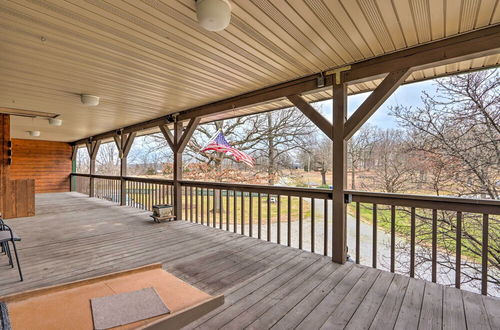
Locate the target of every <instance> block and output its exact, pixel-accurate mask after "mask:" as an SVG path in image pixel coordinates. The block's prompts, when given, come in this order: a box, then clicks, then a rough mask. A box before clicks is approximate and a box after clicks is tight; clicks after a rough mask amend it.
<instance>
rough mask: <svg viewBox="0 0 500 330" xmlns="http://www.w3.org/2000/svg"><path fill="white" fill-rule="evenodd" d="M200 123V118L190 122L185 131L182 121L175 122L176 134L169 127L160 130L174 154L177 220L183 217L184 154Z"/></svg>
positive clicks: (163, 126)
mask: <svg viewBox="0 0 500 330" xmlns="http://www.w3.org/2000/svg"><path fill="white" fill-rule="evenodd" d="M199 123H200V118H199V117H196V118H192V119H190V120H189V122H188V124H187V126H186V128H185V129H183V125H182V123H181V122H180V121H175V122H174V134H172V132H170V129H169V128H168V126H167V125H161V126H160V130H161V132H162V133H163V136H164V137H165V140H166V141H167V143H168V145H169V146H170V148H171V149H172V152H173V154H174V177H173V185H174V191H173V193H174V215H175V217H176V219H177V220H179V219H180V218H181V216H182V186H181V182H180V181H182V152H183V151H184V149H185V148H186V146H187V144H188V142H189V140H190V139H191V136H193V133H194V131H195V130H196V127H198V124H199Z"/></svg>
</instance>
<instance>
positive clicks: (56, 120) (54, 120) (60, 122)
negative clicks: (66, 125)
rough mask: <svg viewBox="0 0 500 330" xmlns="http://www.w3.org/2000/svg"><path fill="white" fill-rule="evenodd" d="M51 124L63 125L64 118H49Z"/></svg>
mask: <svg viewBox="0 0 500 330" xmlns="http://www.w3.org/2000/svg"><path fill="white" fill-rule="evenodd" d="M49 125H51V126H61V125H62V119H59V118H49Z"/></svg>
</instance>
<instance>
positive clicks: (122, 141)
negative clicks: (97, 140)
mask: <svg viewBox="0 0 500 330" xmlns="http://www.w3.org/2000/svg"><path fill="white" fill-rule="evenodd" d="M136 135H137V133H136V132H132V133H129V134H123V131H120V132H119V134H118V133H117V134H116V135H115V136H113V139H114V140H115V144H116V148H117V149H118V156H119V157H120V205H122V206H123V205H126V204H127V181H125V177H126V176H127V160H128V159H127V157H128V154H129V152H130V149H131V148H132V144H133V143H134V139H135V137H136Z"/></svg>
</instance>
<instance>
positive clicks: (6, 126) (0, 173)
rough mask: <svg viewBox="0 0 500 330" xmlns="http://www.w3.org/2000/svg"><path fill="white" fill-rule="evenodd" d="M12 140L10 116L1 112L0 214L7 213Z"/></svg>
mask: <svg viewBox="0 0 500 330" xmlns="http://www.w3.org/2000/svg"><path fill="white" fill-rule="evenodd" d="M9 141H10V116H9V115H3V114H0V214H2V213H5V211H4V205H5V202H4V200H5V195H6V193H7V182H8V180H9V164H8V154H7V152H8V142H9Z"/></svg>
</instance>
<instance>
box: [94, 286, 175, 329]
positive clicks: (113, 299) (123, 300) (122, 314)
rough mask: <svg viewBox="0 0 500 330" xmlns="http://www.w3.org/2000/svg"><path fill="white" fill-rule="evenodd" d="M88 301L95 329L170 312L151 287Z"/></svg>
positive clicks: (107, 327) (112, 326)
mask: <svg viewBox="0 0 500 330" xmlns="http://www.w3.org/2000/svg"><path fill="white" fill-rule="evenodd" d="M90 301H91V306H92V318H93V320H94V329H96V330H103V329H109V328H114V327H117V326H120V325H125V324H129V323H133V322H137V321H142V320H145V319H148V318H151V317H155V316H159V315H163V314H167V313H169V312H170V310H169V309H168V308H167V306H165V303H164V302H163V301H162V300H161V298H160V296H159V295H158V293H157V292H156V290H155V289H154V288H152V287H151V288H145V289H141V290H137V291H131V292H124V293H118V294H114V295H111V296H106V297H99V298H93V299H91V300H90Z"/></svg>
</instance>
